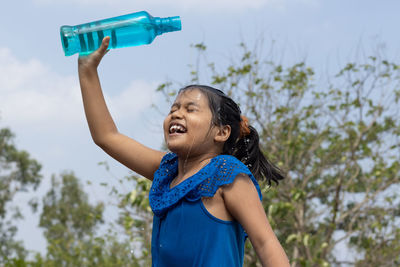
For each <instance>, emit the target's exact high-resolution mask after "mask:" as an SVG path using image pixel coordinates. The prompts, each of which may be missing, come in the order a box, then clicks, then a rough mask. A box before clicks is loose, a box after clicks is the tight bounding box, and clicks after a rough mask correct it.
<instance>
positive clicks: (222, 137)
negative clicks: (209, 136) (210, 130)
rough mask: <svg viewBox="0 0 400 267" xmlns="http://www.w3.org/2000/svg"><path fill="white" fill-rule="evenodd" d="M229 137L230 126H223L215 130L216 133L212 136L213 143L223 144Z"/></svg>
mask: <svg viewBox="0 0 400 267" xmlns="http://www.w3.org/2000/svg"><path fill="white" fill-rule="evenodd" d="M229 136H231V126H229V125H224V126H220V127H218V128H217V133H216V134H215V136H214V141H215V142H225V141H226V140H228V138H229Z"/></svg>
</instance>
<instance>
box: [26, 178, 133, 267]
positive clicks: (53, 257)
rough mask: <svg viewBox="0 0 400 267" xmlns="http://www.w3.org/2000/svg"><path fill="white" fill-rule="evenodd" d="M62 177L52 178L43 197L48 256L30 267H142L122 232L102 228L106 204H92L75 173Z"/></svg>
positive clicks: (37, 260) (43, 222)
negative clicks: (38, 266)
mask: <svg viewBox="0 0 400 267" xmlns="http://www.w3.org/2000/svg"><path fill="white" fill-rule="evenodd" d="M60 178H61V179H58V178H56V177H55V176H53V177H52V180H51V188H50V190H49V192H48V193H47V194H46V196H45V197H44V198H43V212H42V214H41V216H40V227H42V228H44V235H45V237H46V239H47V243H48V245H47V255H46V257H45V258H42V257H41V256H40V255H37V257H36V260H35V261H33V262H30V263H27V264H28V265H27V266H36V265H35V264H38V263H40V264H41V266H46V267H53V266H54V267H56V266H57V267H58V266H71V267H72V266H103V267H107V266H140V265H139V264H138V261H137V259H136V257H135V254H134V253H133V251H132V249H131V247H132V246H131V245H130V244H129V242H127V241H126V240H124V239H123V235H121V233H118V232H116V231H113V230H112V229H111V228H109V229H107V230H101V229H99V227H100V225H102V224H103V211H104V204H103V203H97V204H95V205H92V204H90V203H89V200H88V195H87V194H86V193H85V192H84V191H83V189H82V186H81V184H80V183H79V180H78V179H77V178H76V177H75V175H74V174H73V173H71V172H69V173H67V172H66V173H63V174H61V177H60ZM120 236H121V238H119V237H120ZM29 264H31V265H29Z"/></svg>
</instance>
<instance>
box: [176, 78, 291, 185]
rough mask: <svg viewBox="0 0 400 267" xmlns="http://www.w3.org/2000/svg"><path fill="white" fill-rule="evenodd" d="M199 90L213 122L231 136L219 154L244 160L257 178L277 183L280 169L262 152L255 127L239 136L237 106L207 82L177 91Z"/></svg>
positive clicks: (280, 178) (239, 118) (280, 174)
mask: <svg viewBox="0 0 400 267" xmlns="http://www.w3.org/2000/svg"><path fill="white" fill-rule="evenodd" d="M190 89H198V90H200V91H201V92H202V93H203V94H204V95H205V96H207V99H208V104H209V107H210V110H211V113H212V121H211V123H212V124H213V125H217V126H221V125H229V126H230V127H231V135H230V136H229V138H228V140H227V141H226V142H225V144H224V147H223V151H222V154H225V155H232V156H235V157H236V158H237V159H239V160H240V161H241V162H243V163H244V164H245V165H247V167H248V168H249V169H250V171H251V173H252V174H253V175H254V177H255V178H256V179H257V180H266V181H267V182H268V185H271V182H272V181H273V182H275V183H276V184H279V180H282V179H283V178H284V177H283V175H282V173H281V170H280V169H279V168H278V167H277V166H275V165H274V164H272V163H271V162H270V161H269V160H268V159H267V158H266V157H265V156H264V154H263V153H262V152H261V150H260V146H259V136H258V133H257V130H256V129H255V128H254V127H252V126H248V127H249V130H250V133H249V134H248V135H246V136H243V137H240V122H241V120H242V118H241V111H240V108H239V106H238V105H237V104H236V103H235V101H233V100H232V99H231V98H230V97H229V96H227V95H226V94H225V93H224V92H222V91H221V90H218V89H216V88H213V87H211V86H206V85H188V86H186V87H184V88H182V89H180V90H179V93H181V92H183V91H186V90H190Z"/></svg>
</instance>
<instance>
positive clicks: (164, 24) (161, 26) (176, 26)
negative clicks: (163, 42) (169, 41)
mask: <svg viewBox="0 0 400 267" xmlns="http://www.w3.org/2000/svg"><path fill="white" fill-rule="evenodd" d="M154 23H155V25H156V29H157V32H156V33H157V35H161V34H163V33H165V32H174V31H180V30H181V29H182V26H181V19H180V17H179V16H177V17H168V18H159V17H155V18H154Z"/></svg>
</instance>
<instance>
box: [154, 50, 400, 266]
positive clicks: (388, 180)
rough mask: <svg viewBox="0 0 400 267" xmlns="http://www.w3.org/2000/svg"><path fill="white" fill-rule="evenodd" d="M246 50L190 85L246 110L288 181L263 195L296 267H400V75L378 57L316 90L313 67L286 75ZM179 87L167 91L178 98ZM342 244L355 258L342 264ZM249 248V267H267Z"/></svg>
mask: <svg viewBox="0 0 400 267" xmlns="http://www.w3.org/2000/svg"><path fill="white" fill-rule="evenodd" d="M240 47H241V49H242V53H241V56H240V57H235V59H233V60H232V64H231V65H230V66H228V68H226V70H223V71H218V70H217V66H216V64H215V63H213V62H211V63H209V62H205V63H206V65H207V66H208V67H209V69H208V71H210V72H209V73H211V75H210V76H209V77H206V78H205V79H200V77H201V75H200V73H199V69H194V70H192V71H191V82H195V83H206V84H213V85H215V86H216V87H219V88H221V89H223V90H224V91H225V92H227V93H228V95H230V96H232V97H233V98H234V99H235V100H236V101H237V102H239V103H240V106H241V108H242V111H243V113H244V114H245V115H246V116H248V117H249V119H250V122H251V124H252V125H254V126H255V127H256V128H257V129H258V131H259V134H260V142H261V147H262V150H263V152H264V153H265V155H266V156H267V157H268V158H269V159H271V161H272V162H274V163H276V164H277V165H278V166H279V167H280V168H281V169H282V170H283V171H284V173H285V175H286V179H285V180H284V181H283V182H282V184H281V185H280V186H279V187H268V186H267V185H266V184H261V188H262V191H263V194H264V199H263V205H264V207H265V211H266V213H267V216H268V218H269V220H270V222H271V224H272V226H273V228H274V229H275V231H276V234H277V236H278V238H279V240H280V241H281V243H282V245H283V246H284V248H285V250H286V252H287V254H288V256H289V258H290V260H291V262H292V266H335V265H342V264H350V265H356V266H395V265H399V264H400V254H399V253H398V251H399V247H400V239H399V224H400V217H399V216H400V208H399V207H400V205H399V202H400V197H399V195H398V194H396V191H397V190H396V189H398V188H399V185H400V153H399V151H400V119H399V118H400V117H399V115H398V114H399V111H400V106H399V98H400V90H399V79H400V75H399V74H400V66H399V65H397V64H395V63H391V62H389V61H388V60H386V59H385V58H382V57H381V56H378V55H377V56H375V57H369V58H366V59H364V60H362V61H361V60H360V61H358V62H350V63H348V64H346V65H345V66H344V67H343V68H342V69H341V70H340V71H338V73H337V74H336V75H331V76H330V77H329V79H327V81H316V80H315V76H316V75H315V74H314V70H313V69H312V68H310V67H308V66H306V64H305V63H304V62H300V63H297V64H294V65H292V66H289V67H285V66H282V65H281V64H276V63H275V62H274V60H273V59H271V58H260V57H259V55H258V53H257V52H255V51H252V50H250V49H248V48H247V47H246V45H245V44H241V45H240ZM195 48H197V49H198V51H199V53H200V56H202V54H203V53H206V47H205V45H203V44H199V45H196V46H195ZM377 54H379V53H377ZM199 58H200V57H199ZM204 58H205V57H204ZM202 71H203V72H204V69H202ZM173 87H176V86H175V84H172V83H170V82H167V83H165V84H162V85H160V87H159V89H158V90H159V91H161V92H162V93H164V95H165V96H166V97H167V98H170V97H173V96H174V95H175V94H176V91H174V90H172V89H171V88H173ZM341 244H343V245H342V247H345V248H347V249H351V255H352V256H351V258H349V259H344V260H338V259H337V256H338V254H337V253H338V252H337V251H336V254H335V250H337V249H338V247H339V246H340V245H341ZM249 248H250V245H249V244H247V250H246V256H245V265H246V266H260V265H259V263H258V261H257V258H256V255H255V253H254V251H253V250H251V249H249ZM339 253H340V252H339Z"/></svg>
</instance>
